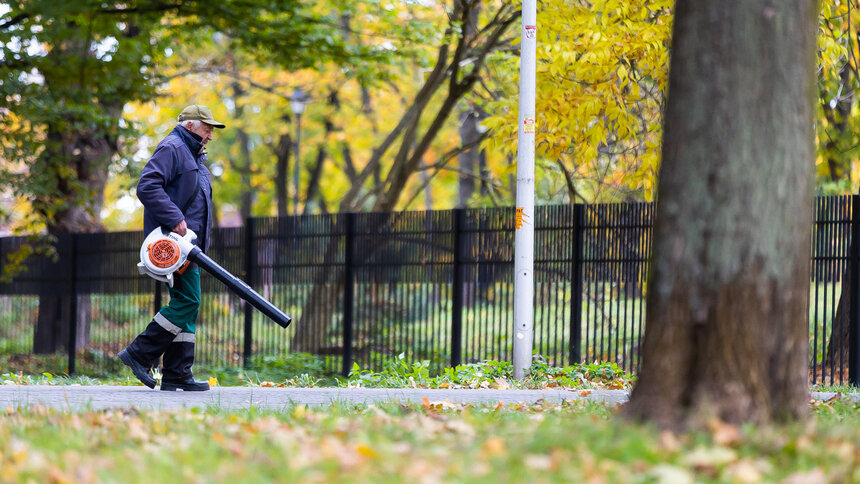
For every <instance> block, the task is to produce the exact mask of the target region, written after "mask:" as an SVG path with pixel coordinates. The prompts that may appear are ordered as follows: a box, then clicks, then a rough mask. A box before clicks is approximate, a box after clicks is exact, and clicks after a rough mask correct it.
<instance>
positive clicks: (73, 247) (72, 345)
mask: <svg viewBox="0 0 860 484" xmlns="http://www.w3.org/2000/svg"><path fill="white" fill-rule="evenodd" d="M77 238H78V235H77V234H71V242H70V243H69V244H70V247H69V249H70V253H71V255H70V256H69V259H70V261H71V267H70V268H69V273H70V274H69V279H70V281H71V292H72V296H71V297H72V300H71V301H69V312H71V314H70V315H69V364H68V366H69V368H68V370H69V375H73V374H74V373H75V357H76V353H77V352H78V281H77V279H78V261H77V259H78V244H77Z"/></svg>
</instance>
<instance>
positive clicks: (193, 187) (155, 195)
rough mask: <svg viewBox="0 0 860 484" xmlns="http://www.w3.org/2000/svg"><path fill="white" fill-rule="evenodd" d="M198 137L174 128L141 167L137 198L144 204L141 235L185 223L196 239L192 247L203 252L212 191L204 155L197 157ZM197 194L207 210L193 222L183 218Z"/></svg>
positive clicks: (209, 220) (209, 223) (208, 224)
mask: <svg viewBox="0 0 860 484" xmlns="http://www.w3.org/2000/svg"><path fill="white" fill-rule="evenodd" d="M200 148H201V143H200V137H199V136H197V135H195V134H194V133H192V132H190V131H188V130H187V129H185V128H183V127H181V126H177V127H176V128H174V129H173V131H171V132H170V134H168V135H167V136H166V137H165V138H164V139H163V140H161V142H160V143H158V146H156V147H155V151H154V152H153V153H152V157H151V158H150V159H149V162H147V164H146V166H144V167H143V172H142V173H141V175H140V181H138V183H137V198H139V199H140V202H141V203H142V204H143V231H144V235H146V234H149V233H150V232H152V231H153V230H155V228H156V227H158V226H161V227H163V228H166V229H171V228H173V227H176V225H177V224H178V223H179V222H181V221H183V220H185V223H186V224H188V228H190V229H192V230H194V232H195V233H196V234H197V237H198V239H197V240H196V241H195V244H196V245H197V246H199V247H200V248H201V249H203V251H204V252H205V251H207V250H208V249H209V240H210V237H209V233H210V231H211V229H212V217H211V210H212V190H211V187H209V186H206V187H201V184H203V183H205V184H206V185H208V184H209V180H210V178H209V171H208V170H207V169H206V166H205V165H204V162H207V161H208V159H207V158H206V153H205V152H204V153H200ZM198 192H202V193H203V196H204V198H205V205H206V209H205V210H203V211H202V213H201V214H199V216H198V217H195V218H194V219H189V218H187V217H186V213H187V211H188V208H189V207H190V206H191V204H192V202H193V201H194V199H195V197H197V196H198Z"/></svg>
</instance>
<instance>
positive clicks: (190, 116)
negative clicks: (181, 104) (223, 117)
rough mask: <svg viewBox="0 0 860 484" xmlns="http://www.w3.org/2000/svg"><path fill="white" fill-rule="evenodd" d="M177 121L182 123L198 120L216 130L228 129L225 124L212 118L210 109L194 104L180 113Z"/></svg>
mask: <svg viewBox="0 0 860 484" xmlns="http://www.w3.org/2000/svg"><path fill="white" fill-rule="evenodd" d="M176 119H178V120H179V122H180V123H181V122H182V121H191V120H197V121H203V122H204V123H206V124H208V125H210V126H214V127H216V128H224V127H226V125H225V124H224V123H219V122H218V121H215V118H213V117H212V111H210V110H209V108H207V107H206V106H201V105H199V104H192V105H191V106H188V107H187V108H185V109H183V110H182V112H181V113H179V117H178V118H176Z"/></svg>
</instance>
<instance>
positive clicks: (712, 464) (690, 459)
mask: <svg viewBox="0 0 860 484" xmlns="http://www.w3.org/2000/svg"><path fill="white" fill-rule="evenodd" d="M737 457H738V456H737V453H736V452H735V451H734V450H732V449H729V448H726V447H710V448H704V447H698V448H696V449H694V450H693V451H692V452H690V453H689V454H687V455H685V456H684V457H682V458H681V462H682V463H683V464H685V465H688V466H691V467H695V468H696V469H700V470H704V469H714V468H716V467H721V466H724V465H726V464H729V463H731V462H733V461H735V460H737Z"/></svg>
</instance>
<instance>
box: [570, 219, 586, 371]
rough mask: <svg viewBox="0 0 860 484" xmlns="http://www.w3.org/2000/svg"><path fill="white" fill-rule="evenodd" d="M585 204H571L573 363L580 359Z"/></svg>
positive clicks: (571, 343) (571, 334)
mask: <svg viewBox="0 0 860 484" xmlns="http://www.w3.org/2000/svg"><path fill="white" fill-rule="evenodd" d="M584 232H585V205H583V204H581V203H577V204H574V206H573V244H572V245H573V247H572V252H573V253H572V254H571V258H570V270H571V274H570V283H571V288H570V302H571V304H570V342H569V347H568V355H569V357H570V361H569V363H568V364H570V365H575V364H577V363H580V362H581V361H582V355H581V351H582V264H583V262H584V259H585V257H584V254H583V253H582V247H583V243H582V241H583V239H584V238H585V233H584Z"/></svg>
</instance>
